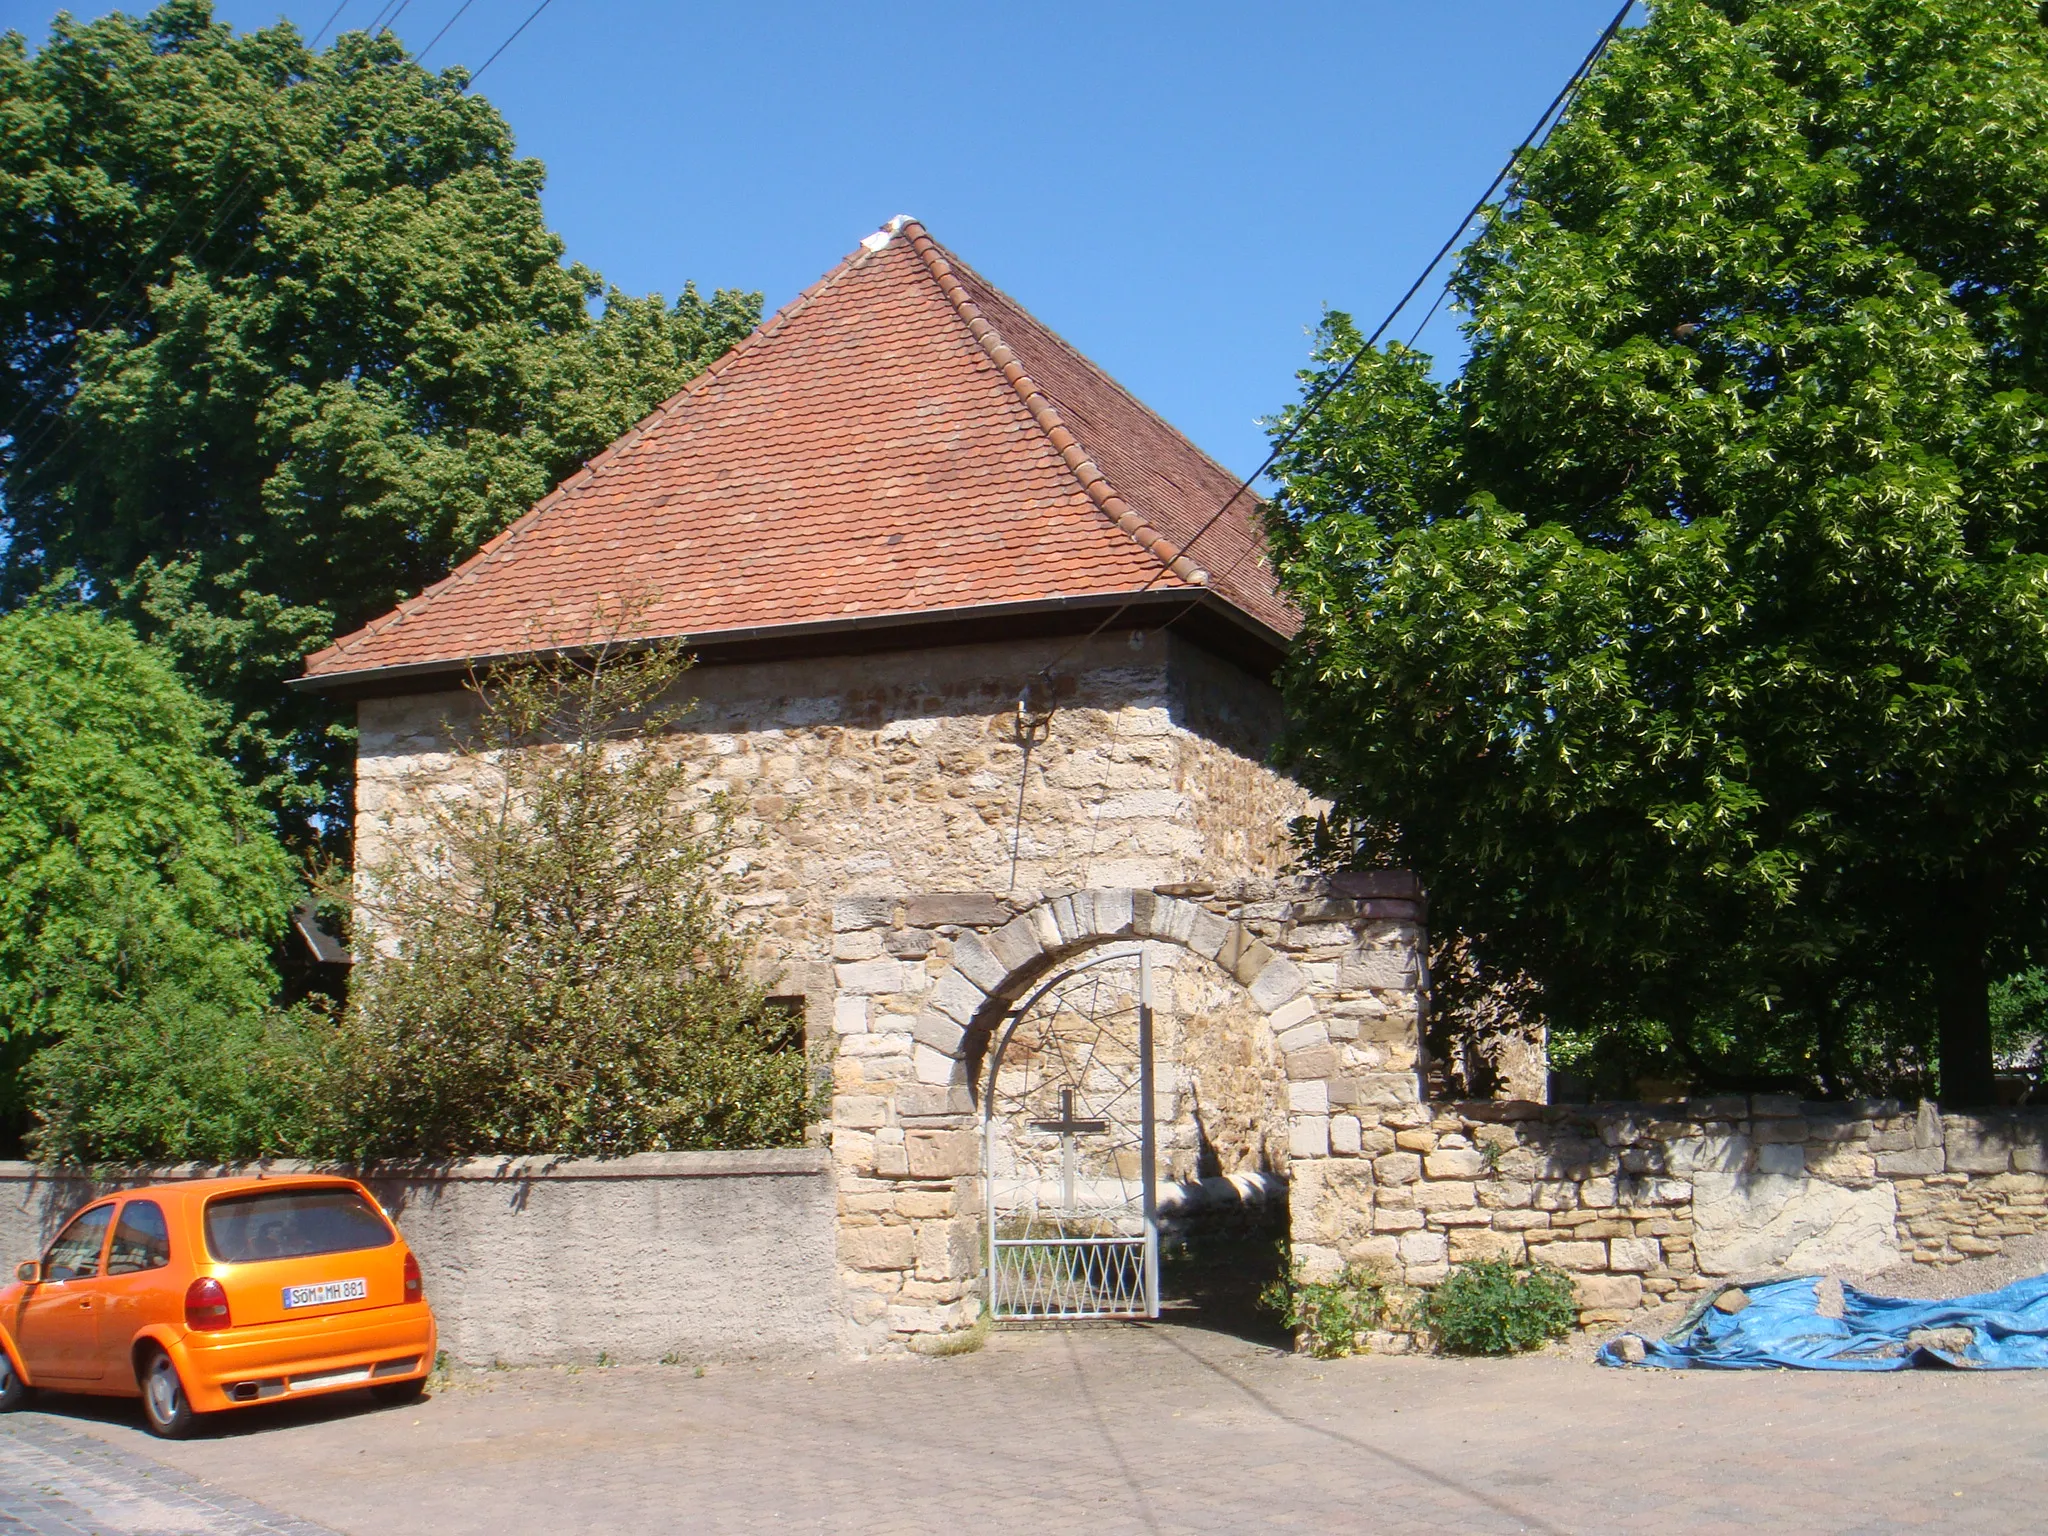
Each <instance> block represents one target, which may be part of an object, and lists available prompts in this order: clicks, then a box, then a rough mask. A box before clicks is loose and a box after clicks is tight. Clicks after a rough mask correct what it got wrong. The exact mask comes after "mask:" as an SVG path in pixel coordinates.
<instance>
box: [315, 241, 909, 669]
mask: <svg viewBox="0 0 2048 1536" xmlns="http://www.w3.org/2000/svg"><path fill="white" fill-rule="evenodd" d="M880 249H881V247H880V246H871V245H868V244H867V243H866V242H865V241H863V242H862V243H861V244H860V245H859V246H858V247H856V248H855V249H854V250H852V251H849V252H848V253H847V254H846V255H845V256H843V257H841V258H840V259H839V262H838V264H837V265H836V266H834V267H833V268H832V270H831V271H829V272H827V273H826V274H825V275H824V276H823V277H821V278H819V279H818V280H817V281H816V282H815V283H812V284H811V286H810V287H808V288H806V289H804V291H803V292H801V293H799V294H798V295H797V296H796V297H795V298H793V299H791V300H790V301H789V302H788V303H786V304H784V305H783V306H782V307H781V308H780V309H778V310H776V311H775V313H774V314H772V315H770V316H769V317H768V318H767V319H765V320H763V321H762V322H761V323H760V324H759V325H756V326H755V327H754V328H753V329H752V330H751V331H749V332H747V334H746V335H744V336H742V337H741V338H740V339H739V340H738V341H736V342H734V343H733V344H732V345H731V346H730V347H728V348H726V349H725V351H723V352H721V353H720V354H719V355H718V356H717V357H716V358H714V359H712V361H711V362H710V363H709V364H707V365H706V366H705V368H704V369H703V371H702V372H700V373H697V374H694V375H692V376H691V377H690V378H689V379H688V380H686V381H685V382H684V384H683V387H682V388H681V389H679V390H677V391H676V392H675V393H674V394H672V395H670V396H669V397H668V398H667V399H666V400H664V401H662V402H661V404H659V405H657V406H656V407H655V408H654V409H653V410H651V411H649V412H648V413H647V414H646V415H645V416H642V417H641V418H640V419H639V420H638V421H636V422H634V423H633V425H632V426H630V427H628V428H626V430H625V431H624V432H622V433H620V434H619V436H618V437H617V438H615V439H614V440H613V441H612V442H610V443H608V444H607V445H606V446H605V447H604V448H603V449H601V450H600V451H598V452H597V453H594V454H592V455H591V456H590V457H589V458H587V459H585V460H584V461H583V463H582V464H581V465H579V466H578V467H577V468H576V469H575V470H574V471H573V472H572V473H570V474H568V475H566V476H564V477H563V479H562V482H561V484H559V485H557V486H556V487H555V488H554V489H553V490H551V491H549V492H548V493H547V495H545V496H543V497H541V499H540V500H539V501H537V502H535V503H534V504H533V505H532V506H531V507H529V508H527V509H526V511H524V512H522V513H520V514H519V516H517V517H515V518H514V519H512V521H511V522H509V523H507V524H506V525H505V526H504V527H503V528H502V529H500V530H499V531H498V532H497V533H495V534H493V535H491V537H490V538H488V539H486V540H485V541H484V542H483V543H482V544H480V545H478V546H477V548H476V551H475V553H473V554H471V555H470V556H469V557H468V558H467V559H465V560H463V561H462V562H461V563H460V564H458V565H457V566H456V567H455V569H453V570H452V571H450V572H449V573H448V574H447V575H446V576H443V577H442V578H441V579H440V580H439V581H435V582H430V583H429V584H428V585H427V586H426V587H425V588H424V589H422V590H421V591H418V592H415V593H414V594H413V595H412V596H411V597H408V598H406V599H404V600H403V601H402V602H400V603H398V604H397V605H396V606H395V607H393V609H392V610H391V612H390V613H388V614H386V615H385V616H384V617H383V618H382V619H379V620H375V621H373V622H371V623H369V624H365V625H363V626H362V628H360V629H358V630H356V631H355V632H354V633H352V634H349V635H344V636H343V637H342V638H341V639H340V640H337V641H335V642H334V643H333V644H331V645H326V646H323V647H321V648H320V649H319V650H317V651H314V652H313V653H312V654H311V655H309V656H307V657H306V663H305V664H306V665H307V666H311V664H312V663H313V661H314V660H315V659H316V658H317V657H320V656H324V655H326V654H327V653H328V652H329V651H335V652H338V653H340V654H342V655H346V654H348V652H349V651H351V650H354V649H356V648H357V647H359V646H361V645H363V644H365V643H367V642H368V641H370V640H373V639H375V638H376V637H377V636H378V635H381V634H383V633H384V632H385V631H386V630H388V629H390V628H391V627H392V626H393V625H395V624H400V623H403V622H404V621H405V620H406V619H408V618H410V617H411V616H412V615H413V614H415V613H417V612H418V611H419V610H420V609H421V608H422V607H424V606H425V605H426V604H427V602H428V601H429V600H431V599H432V598H434V597H437V596H438V595H440V594H441V593H442V592H444V591H446V590H448V589H449V588H452V587H454V586H455V585H456V584H457V583H458V582H461V581H464V580H466V579H468V578H469V577H470V576H471V575H473V574H474V573H475V571H476V569H477V568H479V567H481V566H482V564H483V562H484V561H485V560H486V559H488V558H489V557H490V556H492V555H494V554H496V553H497V552H498V551H499V550H501V549H503V548H504V547H505V546H506V545H507V544H510V543H511V542H512V541H513V540H514V539H515V538H517V537H518V536H519V535H520V534H521V533H523V532H525V531H526V530H527V529H529V528H531V527H532V526H533V524H534V523H535V522H536V521H537V520H538V519H539V518H540V516H541V514H542V513H544V512H546V511H548V510H549V509H550V508H552V507H554V506H555V505H557V504H558V503H560V502H561V501H563V500H565V499H567V498H568V497H569V495H570V494H571V493H572V492H575V491H577V490H580V489H582V488H583V487H584V486H586V485H588V484H589V483H590V481H591V480H592V479H593V478H595V476H596V473H597V471H598V470H599V469H601V468H603V467H604V466H605V465H607V464H609V463H611V462H612V461H613V460H615V459H617V458H619V457H620V456H621V455H623V454H625V453H626V452H627V451H628V450H630V449H631V448H633V447H634V446H635V445H636V444H637V443H639V442H640V440H641V439H642V438H643V437H645V436H646V434H647V432H648V430H649V429H650V428H652V427H653V426H654V425H655V424H656V423H657V422H658V421H663V420H666V419H667V418H668V417H669V416H671V415H673V414H674V413H675V412H676V411H677V410H679V409H680V408H681V407H682V405H683V404H684V402H685V401H686V400H688V399H689V397H690V396H692V395H694V394H698V393H700V392H701V391H703V390H705V389H708V388H710V387H711V385H712V383H713V382H714V381H716V380H717V379H719V378H720V377H721V376H722V375H724V374H725V373H726V371H727V370H728V369H729V368H730V367H731V365H732V364H733V363H734V362H736V361H738V359H739V358H740V357H741V356H742V355H743V354H745V353H748V352H751V351H753V350H754V349H755V348H756V347H757V346H759V345H760V344H761V342H762V341H764V340H765V339H766V338H767V336H768V335H769V333H770V332H772V331H774V330H776V329H778V328H779V327H780V326H781V325H782V324H783V323H784V322H785V321H787V320H788V319H789V318H790V316H792V315H794V314H795V313H796V312H797V311H798V310H799V309H801V308H802V307H803V306H804V305H806V304H808V303H809V302H810V301H811V300H812V299H814V298H816V297H817V296H818V295H819V294H821V293H823V292H824V291H825V290H826V289H827V288H829V287H831V286H832V285H833V284H834V283H836V282H838V281H839V279H840V278H841V277H843V276H845V275H846V273H848V272H850V271H852V270H853V269H854V268H855V267H857V266H861V265H864V264H865V263H866V262H867V261H868V260H869V259H870V258H871V257H873V256H874V255H875V253H876V252H877V251H878V250H880ZM344 641H345V642H347V643H346V644H344V643H343V642H344Z"/></svg>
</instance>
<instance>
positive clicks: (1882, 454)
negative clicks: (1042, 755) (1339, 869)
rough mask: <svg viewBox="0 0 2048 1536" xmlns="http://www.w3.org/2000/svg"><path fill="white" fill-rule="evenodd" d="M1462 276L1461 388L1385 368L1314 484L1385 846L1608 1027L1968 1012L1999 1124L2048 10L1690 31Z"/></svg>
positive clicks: (2031, 550)
mask: <svg viewBox="0 0 2048 1536" xmlns="http://www.w3.org/2000/svg"><path fill="white" fill-rule="evenodd" d="M1454 292H1455V294H1456V296H1457V299H1458V301H1459V302H1460V303H1461V304H1462V306H1463V307H1464V309H1465V311H1466V312H1467V316H1468V320H1467V325H1466V335H1467V338H1468V340H1469V342H1470V346H1471V352H1470V356H1469V358H1468V360H1467V361H1466V362H1465V364H1464V366H1463V367H1462V369H1461V370H1460V371H1459V372H1458V373H1457V376H1456V377H1455V378H1452V379H1450V380H1449V381H1448V382H1438V381H1437V380H1436V379H1434V378H1433V377H1432V375H1431V368H1430V364H1429V360H1428V359H1427V358H1424V357H1421V356H1419V355H1417V354H1415V353H1412V352H1409V351H1406V350H1404V349H1403V348H1401V347H1399V346H1390V347H1388V348H1386V349H1384V350H1375V351H1373V352H1371V353H1369V354H1367V355H1366V356H1365V357H1364V358H1363V360H1362V361H1361V363H1360V364H1359V366H1358V367H1357V369H1356V370H1355V372H1353V373H1352V374H1351V375H1350V376H1349V377H1348V379H1346V380H1345V381H1344V382H1343V384H1342V387H1341V388H1339V389H1338V391H1337V393H1336V395H1335V397H1334V399H1333V400H1332V402H1331V405H1330V408H1329V409H1328V410H1327V411H1325V412H1324V413H1323V414H1322V415H1320V416H1319V417H1317V418H1316V419H1315V420H1314V421H1313V422H1312V423H1310V424H1309V425H1308V427H1307V430H1306V431H1304V432H1303V433H1302V435H1301V436H1300V438H1299V439H1298V440H1297V441H1296V442H1295V443H1294V444H1293V446H1292V447H1291V448H1290V449H1289V451H1288V452H1287V453H1286V454H1285V455H1284V456H1283V459H1282V462H1281V466H1280V472H1281V474H1282V475H1283V476H1284V483H1285V491H1284V494H1283V495H1282V496H1281V498H1280V499H1279V501H1278V503H1277V505H1276V509H1275V514H1274V520H1273V531H1274V534H1275V538H1276V542H1277V544H1278V549H1279V558H1280V562H1281V565H1282V569H1283V573H1284V577H1285V580H1286V582H1287V585H1288V586H1289V588H1290V589H1291V590H1292V591H1293V593H1294V595H1295V596H1296V598H1297V599H1298V600H1299V601H1300V603H1301V604H1302V606H1303V608H1304V609H1305V611H1306V614H1307V627H1306V630H1305V632H1304V635H1303V639H1302V643H1301V646H1300V648H1299V651H1298V654H1297V656H1296V658H1295V660H1294V661H1293V663H1292V666H1291V672H1290V676H1289V688H1290V692H1291V696H1292V699H1293V703H1294V706H1295V709H1296V711H1297V713H1298V715H1299V717H1300V720H1301V725H1300V729H1299V731H1298V733H1297V735H1296V737H1295V741H1294V750H1295V753H1296V756H1297V761H1298V762H1299V764H1300V765H1301V766H1302V768H1303V770H1304V771H1305V772H1306V773H1307V774H1308V776H1309V777H1310V778H1311V779H1312V780H1313V781H1314V782H1315V783H1316V784H1317V785H1319V786H1321V787H1322V788H1324V789H1325V790H1327V791H1328V792H1329V793H1330V794H1331V795H1332V796H1333V797H1334V799H1335V800H1336V802H1337V805H1338V815H1337V819H1336V822H1335V823H1334V825H1335V826H1336V828H1337V830H1338V832H1339V833H1340V835H1341V836H1342V837H1343V838H1344V839H1345V840H1346V843H1347V852H1348V851H1350V844H1351V840H1352V839H1353V838H1354V837H1355V839H1356V852H1357V856H1360V857H1367V858H1372V857H1397V858H1400V859H1402V860H1404V861H1406V862H1409V863H1412V864H1413V865H1415V866H1416V867H1418V868H1419V869H1420V870H1422V871H1423V873H1424V874H1425V876H1426V878H1427V879H1428V881H1429V884H1430V886H1431V889H1432V894H1433V897H1434V900H1435V909H1436V911H1437V913H1438V915H1439V920H1440V921H1441V922H1445V923H1447V924H1448V925H1450V926H1453V927H1456V928H1458V929H1461V930H1462V931H1463V932H1465V933H1466V934H1468V935H1470V936H1471V937H1472V938H1473V939H1474V941H1475V943H1476V946H1477V950H1478V953H1479V954H1480V955H1481V957H1482V958H1483V960H1484V961H1485V963H1486V964H1487V965H1489V966H1490V967H1491V968H1492V970H1493V973H1494V974H1495V975H1496V976H1502V977H1508V978H1511V979H1515V980H1517V981H1526V982H1528V983H1529V984H1531V985H1533V986H1534V987H1535V989H1536V991H1537V993H1538V995H1539V996H1540V997H1541V1000H1542V1006H1543V1007H1544V1009H1545V1010H1546V1011H1547V1012H1549V1013H1550V1015H1551V1016H1552V1018H1553V1019H1554V1020H1556V1021H1560V1022H1562V1023H1564V1024H1566V1025H1568V1026H1575V1027H1583V1028H1591V1029H1595V1030H1603V1029H1604V1030H1612V1029H1621V1028H1626V1027H1630V1026H1631V1025H1632V1024H1633V1023H1636V1022H1639V1021H1641V1020H1644V1019H1649V1020H1655V1021H1658V1023H1659V1025H1660V1026H1661V1027H1668V1029H1669V1030H1670V1031H1671V1033H1672V1034H1673V1035H1674V1036H1675V1037H1676V1038H1677V1039H1678V1041H1679V1042H1680V1044H1681V1045H1686V1044H1688V1043H1690V1044H1691V1045H1692V1046H1693V1048H1694V1049H1695V1050H1696V1051H1697V1038H1698V1036H1699V1035H1700V1033H1701V1032H1702V1031H1706V1032H1710V1033H1711V1032H1712V1031H1714V1030H1720V1031H1722V1032H1723V1033H1724V1034H1725V1033H1728V1032H1730V1031H1732V1032H1733V1033H1735V1034H1738V1035H1739V1034H1741V1033H1742V1032H1743V1031H1745V1030H1746V1031H1750V1032H1752V1033H1755V1032H1757V1031H1761V1032H1762V1033H1763V1034H1764V1035H1766V1036H1776V1037H1778V1038H1780V1039H1782V1040H1785V1041H1788V1042H1790V1043H1791V1044H1792V1046H1793V1048H1792V1049H1791V1050H1789V1052H1788V1053H1787V1054H1788V1055H1789V1057H1791V1058H1792V1059H1793V1060H1794V1062H1795V1064H1796V1063H1797V1062H1798V1061H1801V1060H1805V1061H1809V1062H1811V1063H1813V1064H1814V1071H1815V1073H1816V1075H1818V1076H1819V1077H1820V1078H1822V1079H1823V1080H1825V1079H1827V1078H1828V1077H1829V1075H1830V1073H1832V1074H1833V1075H1834V1076H1835V1078H1836V1080H1837V1081H1838V1082H1845V1081H1846V1080H1847V1078H1848V1077H1849V1076H1852V1075H1853V1074H1852V1073H1850V1072H1849V1071H1848V1069H1847V1067H1846V1066H1845V1065H1844V1063H1845V1062H1847V1061H1848V1060H1849V1058H1850V1057H1852V1056H1853V1055H1854V1052H1853V1051H1852V1050H1851V1049H1850V1048H1849V1046H1848V1045H1847V1044H1845V1040H1846V1037H1847V1035H1848V1033H1849V1032H1850V1030H1851V1027H1852V1026H1853V1025H1854V1024H1855V1022H1856V1020H1857V1019H1859V1018H1865V1017H1872V1016H1874V1017H1878V1018H1880V1019H1882V1020H1886V1021H1889V1023H1888V1024H1887V1025H1886V1027H1888V1028H1898V1027H1900V1026H1901V1022H1902V1021H1903V1024H1904V1027H1905V1029H1906V1032H1907V1034H1909V1035H1910V1034H1911V1032H1912V1025H1913V1022H1914V1021H1915V1020H1916V1019H1925V1018H1928V1017H1930V1016H1931V1018H1932V1020H1933V1023H1934V1025H1935V1028H1934V1029H1933V1031H1932V1033H1933V1034H1934V1035H1935V1037H1936V1038H1935V1041H1934V1047H1935V1050H1936V1052H1937V1053H1938V1058H1939V1066H1940V1078H1941V1090H1942V1093H1943V1096H1944V1098H1946V1099H1948V1100H1949V1101H1950V1102H1952V1103H1958V1104H1971V1103H1982V1102H1986V1101H1988V1100H1989V1099H1990V1098H1991V1097H1992V1093H1993V1084H1992V1067H1993V1055H1992V1035H1991V1029H1990V1015H1989V1003H1988V996H1989V988H1990V983H1991V980H1992V978H1993V977H1994V976H1997V975H2000V974H2003V973H2005V972H2007V971H2013V970H2018V969H2020V968H2021V966H2022V965H2023V963H2024V960H2025V957H2026V956H2027V955H2028V954H2030V953H2033V954H2038V953H2041V952H2042V947H2043V944H2044V940H2048V930H2044V919H2048V887H2044V878H2043V876H2044V871H2043V862H2042V853H2043V849H2044V847H2048V837H2044V834H2048V687H2044V683H2048V25H2044V21H2043V19H2042V17H2041V16H2040V15H2037V12H2036V8H2035V6H2034V5H2032V4H2021V3H2019V0H1778V3H1772V0H1662V3H1659V4H1656V5H1655V6H1654V8H1653V11H1652V14H1651V19H1650V21H1649V23H1648V24H1647V25H1646V26H1644V27H1642V28H1641V29H1639V30H1636V31H1632V32H1629V33H1626V34H1624V35H1623V36H1622V37H1621V38H1620V39H1619V40H1618V41H1617V42H1616V43H1615V44H1614V46H1613V47H1612V48H1611V49H1610V50H1609V52H1608V53H1607V55H1606V57H1605V59H1604V61H1603V62H1602V64H1601V65H1600V66H1599V68H1598V69H1597V70H1596V72H1595V74H1594V75H1593V77H1592V78H1591V79H1590V81H1589V82H1588V83H1587V84H1586V86H1585V88H1584V90H1583V91H1582V93H1581V94H1580V96H1579V97H1578V99H1577V100H1576V102H1575V103H1574V105H1573V106H1572V108H1571V109H1570V111H1569V112H1568V114H1567V115H1566V117H1565V119H1564V121H1563V122H1562V124H1561V125H1560V126H1559V128H1558V129H1557V130H1556V132H1555V133H1554V134H1553V135H1552V137H1551V138H1550V140H1549V142H1548V144H1547V145H1545V146H1544V147H1543V148H1542V149H1540V150H1539V151H1537V152H1535V153H1533V154H1532V155H1531V156H1530V157H1529V158H1528V159H1527V160H1526V161H1525V162H1524V163H1523V165H1522V166H1521V168H1520V174H1519V178H1518V180H1517V181H1516V182H1515V184H1514V186H1513V188H1512V195H1511V196H1510V198H1509V199H1508V200H1507V201H1506V202H1505V203H1504V204H1503V205H1502V206H1500V207H1498V208H1496V209H1494V210H1492V212H1491V214H1490V216H1489V217H1488V220H1487V222H1486V225H1485V227H1484V229H1483V231H1482V233H1481V235H1480V236H1479V237H1478V238H1477V239H1476V240H1475V241H1474V243H1473V244H1472V245H1471V246H1470V247H1469V248H1468V249H1467V251H1466V252H1465V254H1464V256H1463V258H1462V261H1461V264H1460V266H1459V269H1458V272H1457V276H1456V280H1455V284H1454ZM1356 346H1357V336H1356V334H1355V333H1354V331H1353V329H1352V327H1351V325H1350V323H1349V321H1348V320H1347V319H1346V318H1345V317H1344V316H1342V315H1332V316H1330V317H1329V318H1328V320H1327V322H1326V324H1325V326H1324V330H1323V333H1322V337H1321V344H1320V349H1319V352H1318V355H1317V365H1316V367H1314V368H1313V369H1311V370H1310V371H1309V372H1308V373H1306V374H1305V375H1304V379H1305V381H1306V382H1307V383H1309V384H1311V385H1322V384H1325V383H1330V384H1334V383H1336V377H1335V376H1336V373H1337V370H1338V369H1339V368H1340V366H1341V360H1342V359H1345V358H1348V357H1349V356H1351V355H1352V353H1353V352H1354V350H1355V348H1356ZM1298 410H1299V408H1298V407H1297V408H1296V411H1298ZM1295 414H1296V413H1295V412H1289V413H1286V414H1285V415H1284V416H1283V417H1282V418H1281V425H1282V427H1283V428H1284V427H1285V426H1286V425H1288V424H1290V423H1291V422H1292V421H1293V419H1294V416H1295Z"/></svg>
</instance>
